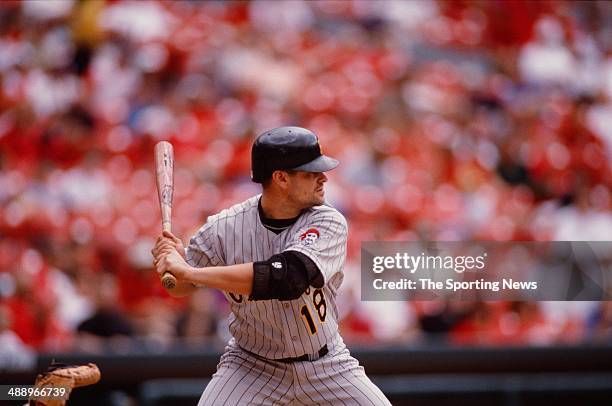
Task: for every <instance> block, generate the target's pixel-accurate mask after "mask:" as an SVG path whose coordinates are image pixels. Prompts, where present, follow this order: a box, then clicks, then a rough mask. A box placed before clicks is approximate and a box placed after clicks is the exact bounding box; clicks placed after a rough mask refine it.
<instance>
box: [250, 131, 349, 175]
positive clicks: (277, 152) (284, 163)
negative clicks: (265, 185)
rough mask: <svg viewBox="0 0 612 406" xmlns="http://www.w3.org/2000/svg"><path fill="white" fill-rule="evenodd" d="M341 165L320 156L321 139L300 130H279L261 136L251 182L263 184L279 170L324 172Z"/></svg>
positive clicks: (253, 154) (253, 156)
mask: <svg viewBox="0 0 612 406" xmlns="http://www.w3.org/2000/svg"><path fill="white" fill-rule="evenodd" d="M338 164H339V162H338V161H337V160H336V159H333V158H330V157H328V156H325V155H323V154H322V153H321V146H320V145H319V139H318V138H317V136H316V135H315V134H314V133H313V132H312V131H310V130H307V129H305V128H301V127H279V128H275V129H273V130H269V131H266V132H264V133H263V134H261V135H260V136H259V137H257V139H256V140H255V143H254V144H253V148H252V150H251V179H252V180H253V182H257V183H262V182H263V181H265V180H266V179H267V178H268V177H269V176H270V175H272V172H274V171H276V170H296V171H304V172H325V171H329V170H330V169H334V168H335V167H336V166H338Z"/></svg>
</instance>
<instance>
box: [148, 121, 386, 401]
mask: <svg viewBox="0 0 612 406" xmlns="http://www.w3.org/2000/svg"><path fill="white" fill-rule="evenodd" d="M251 158H252V162H251V166H252V180H253V181H254V182H258V183H261V184H262V186H263V192H262V194H261V195H257V196H254V197H252V198H250V199H248V200H246V201H244V202H242V203H240V204H237V205H235V206H232V207H230V208H229V209H226V210H223V211H221V212H220V213H218V214H216V215H213V216H210V217H209V218H208V221H207V222H206V224H204V225H203V226H202V227H201V228H200V229H199V230H198V232H197V233H196V235H195V236H194V237H193V238H191V240H190V242H189V245H188V246H187V248H186V249H184V248H183V244H182V243H181V241H180V240H179V239H178V238H176V237H175V236H173V235H172V234H171V233H169V232H164V234H163V235H162V236H160V237H159V238H158V240H157V243H156V245H155V247H154V248H153V250H152V251H151V252H152V254H153V256H154V265H155V267H156V271H157V272H158V273H159V274H160V275H162V274H163V273H164V272H166V271H168V272H171V273H172V274H174V276H175V277H176V278H177V286H176V288H175V289H173V290H172V292H171V293H172V294H173V295H175V296H182V295H186V294H189V293H191V292H193V291H194V290H195V289H197V287H202V286H206V287H211V288H216V289H220V290H222V291H223V292H224V293H225V296H226V297H227V299H228V301H229V303H230V304H231V310H232V313H231V315H230V323H229V329H230V332H231V334H232V339H231V340H230V341H229V343H228V345H227V347H226V349H225V353H224V354H223V356H222V357H221V362H220V363H219V365H218V367H217V372H216V373H215V374H214V375H213V377H212V379H211V381H210V383H209V384H208V386H207V387H206V389H205V390H204V393H203V394H202V397H201V398H200V401H199V405H242V404H255V405H265V404H308V405H312V404H333V405H355V404H359V405H376V406H378V405H388V404H390V403H389V401H388V400H387V398H386V397H385V395H384V394H383V393H382V392H381V391H380V389H378V388H377V387H376V386H375V385H374V384H373V383H372V382H371V381H370V379H369V378H368V377H367V376H366V374H365V372H364V369H363V367H361V366H359V363H358V361H357V360H356V359H354V358H353V357H351V355H350V353H349V351H348V349H347V348H346V346H345V344H344V342H343V340H342V337H341V336H340V334H339V333H338V324H337V318H338V311H337V308H336V294H337V291H338V288H339V287H340V284H341V283H342V279H343V267H344V260H345V256H346V240H347V224H346V220H345V219H344V217H343V216H342V215H341V214H340V213H339V212H338V211H336V210H335V209H333V208H331V207H329V206H327V205H325V204H324V202H325V200H324V183H325V182H326V181H327V177H326V176H325V174H324V172H325V171H328V170H331V169H333V168H335V167H336V166H337V165H338V161H337V160H335V159H333V158H330V157H328V156H325V155H323V154H322V153H321V148H320V145H319V141H318V139H317V137H316V136H315V134H314V133H312V132H311V131H309V130H307V129H304V128H300V127H281V128H276V129H273V130H270V131H267V132H265V133H263V134H261V135H260V136H259V137H258V138H257V140H256V141H255V143H254V145H253V148H252V152H251Z"/></svg>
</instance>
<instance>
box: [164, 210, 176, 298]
mask: <svg viewBox="0 0 612 406" xmlns="http://www.w3.org/2000/svg"><path fill="white" fill-rule="evenodd" d="M170 228H171V223H170V220H162V230H163V231H170ZM161 283H162V286H163V287H164V288H165V289H167V290H172V289H174V288H175V287H176V278H175V277H174V275H172V274H171V273H170V272H164V274H163V275H162V278H161Z"/></svg>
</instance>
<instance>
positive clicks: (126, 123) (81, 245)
mask: <svg viewBox="0 0 612 406" xmlns="http://www.w3.org/2000/svg"><path fill="white" fill-rule="evenodd" d="M288 124H293V125H300V126H303V127H307V128H310V129H313V130H314V131H315V132H316V133H317V135H318V136H319V138H320V139H321V142H322V145H323V147H324V149H325V153H326V154H328V155H331V156H333V157H336V158H338V159H339V160H340V161H341V166H340V167H339V168H338V169H336V170H334V171H332V172H330V182H329V183H328V185H327V195H326V196H327V199H328V200H329V201H330V203H332V204H333V205H334V206H335V207H336V208H338V209H339V210H340V211H341V212H342V213H343V214H344V215H345V216H346V217H347V219H348V222H349V227H350V236H349V247H348V259H347V266H346V269H345V272H346V278H345V282H344V286H343V289H342V291H341V293H340V299H339V303H340V312H341V316H342V322H341V333H342V334H343V336H344V337H345V340H346V341H348V342H353V343H354V342H358V343H362V344H380V343H389V342H394V343H407V344H410V343H416V342H422V343H426V342H429V341H430V340H442V341H445V342H450V343H454V344H462V345H463V344H465V345H498V344H499V345H516V344H518V345H523V344H525V345H545V344H554V343H580V342H585V341H610V339H611V338H612V307H611V306H610V304H609V302H605V301H604V302H573V303H572V302H540V303H525V302H477V303H474V302H448V303H444V302H418V303H415V302H405V301H403V302H363V301H360V287H359V280H360V278H359V272H360V271H359V260H360V243H361V241H373V240H379V241H383V240H417V239H422V240H445V241H449V240H496V241H511V240H522V241H529V240H588V241H592V240H609V241H610V240H612V210H611V209H612V194H611V186H612V176H611V175H612V164H611V159H610V157H611V156H612V3H609V2H606V1H594V2H567V1H533V2H528V1H512V0H509V1H494V0H491V1H485V2H481V1H425V0H423V1H394V0H389V1H360V0H355V1H348V0H347V1H299V0H295V1H248V2H247V1H207V2H186V1H185V2H183V1H168V2H152V1H112V0H107V1H103V0H89V1H87V0H85V1H70V0H66V1H60V0H57V1H17V2H11V1H5V2H2V3H0V300H1V301H0V342H2V343H10V346H9V345H8V344H6V345H3V346H2V347H3V349H8V348H11V349H12V348H21V350H22V351H23V353H24V354H26V353H30V352H32V351H71V350H85V351H97V350H100V349H101V348H104V347H105V346H107V345H109V344H108V343H112V347H113V348H114V349H117V348H122V347H121V346H122V345H125V346H126V348H127V346H129V345H130V344H129V343H130V342H131V341H130V340H138V339H139V340H143V342H146V343H149V344H150V345H152V346H154V348H158V347H159V348H165V346H168V345H170V343H172V341H173V339H174V338H176V337H179V338H183V339H184V341H183V342H184V343H187V344H189V343H192V342H193V343H201V342H202V341H203V340H213V341H223V340H225V339H226V338H227V334H228V333H227V328H226V326H225V317H226V315H227V311H228V310H227V305H226V303H225V301H224V299H223V298H222V296H221V295H220V294H219V292H215V291H209V290H202V291H201V292H199V293H198V294H197V295H194V296H193V297H190V298H188V299H182V300H177V299H171V298H169V296H168V295H167V294H166V293H165V292H164V291H163V289H162V288H161V286H160V283H159V281H158V279H157V276H156V274H155V272H153V270H152V266H151V257H150V253H149V250H150V249H151V247H152V245H153V241H154V240H155V238H156V237H157V235H158V233H159V230H160V221H159V212H158V207H157V205H158V203H157V193H156V191H155V179H154V171H153V152H152V151H153V145H154V144H155V143H156V142H157V141H159V140H169V141H171V142H172V143H173V144H174V147H175V154H176V172H175V197H174V200H175V203H174V210H173V212H174V218H173V220H174V222H173V231H174V232H175V234H176V235H178V236H180V237H181V238H182V239H183V240H188V238H189V237H190V236H191V235H192V234H193V233H194V232H195V230H197V228H199V226H200V225H201V224H202V223H203V222H204V221H205V219H206V216H208V215H210V214H213V213H215V212H216V211H218V210H220V209H222V208H225V207H228V206H230V205H231V204H233V203H236V202H239V201H241V200H243V199H244V198H246V197H248V196H251V195H253V194H255V193H258V192H259V186H258V185H257V184H254V183H252V182H251V181H250V177H249V175H250V174H249V169H250V147H251V143H252V141H253V139H254V137H255V136H256V135H257V134H259V133H260V132H262V131H263V130H266V129H270V128H274V127H277V126H281V125H288ZM10 351H14V350H10ZM0 360H1V358H0Z"/></svg>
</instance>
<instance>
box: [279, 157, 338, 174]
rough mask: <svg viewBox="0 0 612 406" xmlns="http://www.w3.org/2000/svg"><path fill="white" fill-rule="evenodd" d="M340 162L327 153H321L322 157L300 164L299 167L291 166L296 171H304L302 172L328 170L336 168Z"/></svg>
mask: <svg viewBox="0 0 612 406" xmlns="http://www.w3.org/2000/svg"><path fill="white" fill-rule="evenodd" d="M339 164H340V161H338V160H337V159H334V158H330V157H328V156H326V155H321V156H320V157H318V158H316V159H314V160H312V161H310V162H308V163H306V164H304V165H300V166H298V167H297V168H291V169H292V170H294V171H302V172H327V171H330V170H332V169H334V168H335V167H336V166H338V165H339Z"/></svg>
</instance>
